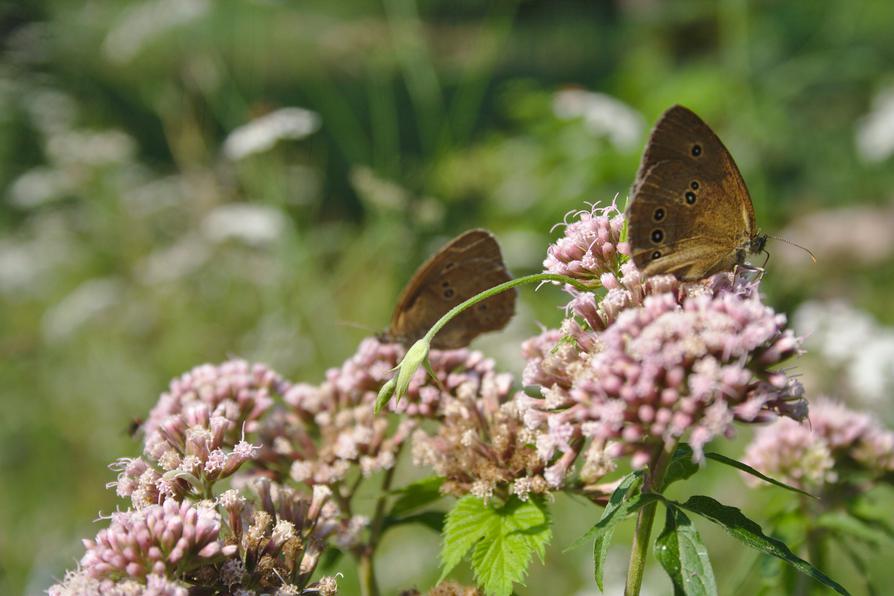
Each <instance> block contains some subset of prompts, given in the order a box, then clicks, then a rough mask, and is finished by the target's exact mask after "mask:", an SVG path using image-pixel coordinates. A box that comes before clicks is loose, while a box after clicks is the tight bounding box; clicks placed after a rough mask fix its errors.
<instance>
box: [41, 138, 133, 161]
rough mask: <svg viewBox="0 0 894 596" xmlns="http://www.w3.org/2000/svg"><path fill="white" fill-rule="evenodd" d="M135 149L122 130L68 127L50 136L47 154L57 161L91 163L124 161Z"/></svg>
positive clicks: (131, 140)
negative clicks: (70, 128) (75, 128)
mask: <svg viewBox="0 0 894 596" xmlns="http://www.w3.org/2000/svg"><path fill="white" fill-rule="evenodd" d="M135 150H136V143H135V142H134V140H133V139H132V138H131V137H130V135H128V134H127V133H125V132H122V131H120V130H115V129H109V130H67V131H64V132H60V133H57V134H53V135H51V136H50V138H49V140H48V141H47V155H48V156H49V158H50V159H51V160H52V161H54V162H56V163H60V164H67V163H77V164H86V165H91V166H100V165H104V164H112V163H120V162H123V161H127V160H128V159H129V158H130V157H131V156H132V155H133V154H134V151H135Z"/></svg>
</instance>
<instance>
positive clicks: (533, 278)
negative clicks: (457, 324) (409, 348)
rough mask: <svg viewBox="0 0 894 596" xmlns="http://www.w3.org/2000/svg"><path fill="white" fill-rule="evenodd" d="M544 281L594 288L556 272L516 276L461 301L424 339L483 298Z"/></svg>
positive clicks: (590, 289)
mask: <svg viewBox="0 0 894 596" xmlns="http://www.w3.org/2000/svg"><path fill="white" fill-rule="evenodd" d="M544 281H557V282H560V283H564V284H568V285H570V286H574V288H575V289H578V290H580V291H582V292H592V291H594V288H591V287H589V286H587V285H585V284H582V283H581V282H579V281H578V280H576V279H573V278H570V277H567V276H565V275H558V274H556V273H535V274H533V275H525V276H524V277H516V278H515V279H510V280H509V281H505V282H503V283H501V284H499V285H496V286H494V287H492V288H490V289H489V290H485V291H483V292H481V293H480V294H475V295H474V296H472V297H471V298H469V299H468V300H466V301H465V302H461V303H459V304H457V305H456V306H454V307H453V308H451V309H450V310H449V311H447V314H445V315H444V316H443V317H441V318H440V319H438V322H437V323H435V324H434V326H433V327H432V328H431V329H429V330H428V333H426V334H425V337H424V339H425V340H426V341H427V342H429V343H431V340H432V338H434V336H435V335H437V334H438V331H440V330H441V329H443V328H444V325H446V324H447V323H449V322H450V319H452V318H453V317H455V316H456V315H458V314H459V313H461V312H462V311H464V310H466V309H467V308H469V307H470V306H474V305H475V304H478V303H479V302H481V301H482V300H487V299H488V298H490V297H491V296H495V295H497V294H499V293H500V292H505V291H506V290H509V289H511V288H514V287H515V286H520V285H523V284H530V283H540V282H544Z"/></svg>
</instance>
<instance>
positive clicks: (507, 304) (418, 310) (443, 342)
mask: <svg viewBox="0 0 894 596" xmlns="http://www.w3.org/2000/svg"><path fill="white" fill-rule="evenodd" d="M510 279H512V278H511V276H510V275H509V272H508V271H507V270H506V265H505V264H504V263H503V255H502V253H501V252H500V245H499V244H497V241H496V239H495V238H494V237H493V235H491V233H490V232H488V231H487V230H482V229H474V230H469V231H467V232H464V233H462V234H460V235H459V236H457V237H456V238H454V239H453V240H451V241H450V242H448V243H447V244H446V245H444V246H443V247H442V248H441V249H440V250H438V252H436V253H435V254H434V255H432V257H430V258H429V259H428V260H427V261H426V262H425V263H423V264H422V266H420V267H419V269H418V270H417V271H416V273H414V274H413V277H412V278H411V279H410V281H409V283H407V286H406V287H405V288H404V290H403V292H401V295H400V297H399V298H398V301H397V305H396V306H395V308H394V314H393V315H392V317H391V324H390V325H389V327H388V330H387V331H386V332H385V333H383V334H381V335H380V336H379V338H380V339H382V340H383V341H393V342H399V343H402V344H404V345H410V344H412V343H414V342H415V341H416V340H418V339H420V338H421V337H422V336H423V335H425V334H426V333H427V332H428V330H429V329H431V327H432V326H433V325H434V324H435V323H436V322H437V321H438V319H440V318H441V317H442V316H443V315H445V314H446V313H447V311H449V310H450V309H451V308H453V307H454V306H457V305H458V304H460V303H462V302H464V301H465V300H467V299H469V298H471V297H472V296H475V295H476V294H479V293H481V292H483V291H485V290H487V289H490V288H492V287H494V286H496V285H498V284H501V283H503V282H505V281H509V280H510ZM516 294H517V292H516V291H515V289H514V288H513V289H510V290H507V291H505V292H501V293H499V294H496V295H495V296H492V297H490V298H488V299H486V300H483V301H482V302H479V303H478V304H476V305H474V306H472V307H471V308H469V309H467V310H464V311H463V312H461V313H460V314H459V315H457V316H456V317H454V318H453V319H451V320H450V322H449V323H447V325H446V326H445V327H444V328H443V329H442V330H441V331H440V332H438V334H437V335H436V336H435V337H434V339H433V340H432V344H431V345H432V347H433V348H435V349H442V350H445V349H456V348H462V347H465V346H467V345H468V344H469V342H471V341H472V340H473V339H474V338H475V337H477V336H478V335H480V334H481V333H486V332H488V331H497V330H499V329H502V328H503V327H505V326H506V324H507V323H508V322H509V320H510V319H511V318H512V316H513V314H515V299H516Z"/></svg>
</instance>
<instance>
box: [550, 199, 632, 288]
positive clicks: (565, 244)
mask: <svg viewBox="0 0 894 596" xmlns="http://www.w3.org/2000/svg"><path fill="white" fill-rule="evenodd" d="M569 216H570V217H574V218H576V219H575V220H574V221H571V222H569V221H567V220H568V218H569ZM565 219H566V221H565V222H564V223H563V224H562V225H564V227H565V233H564V234H563V235H562V237H561V238H559V239H558V240H557V241H556V242H555V243H554V244H551V245H550V247H549V248H548V249H547V256H546V260H544V261H543V268H544V270H545V271H546V272H547V273H556V274H559V275H566V276H568V277H572V278H574V279H578V280H581V281H583V282H585V283H590V284H593V285H594V286H596V285H598V283H599V280H600V277H601V276H602V274H603V273H605V272H611V271H614V270H616V269H617V266H618V261H619V256H621V255H629V254H630V247H629V245H628V244H627V243H626V242H622V241H621V232H622V230H623V228H624V214H623V213H622V212H621V211H620V210H619V209H618V207H617V206H616V205H615V204H614V203H612V204H611V205H610V206H608V207H604V208H600V207H598V206H596V205H593V206H592V207H591V208H590V210H589V211H573V212H571V213H569V215H568V216H566V218H565Z"/></svg>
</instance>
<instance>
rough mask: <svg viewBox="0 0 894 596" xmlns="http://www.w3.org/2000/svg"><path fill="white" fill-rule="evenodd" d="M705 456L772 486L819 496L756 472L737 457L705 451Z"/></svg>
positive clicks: (812, 497)
mask: <svg viewBox="0 0 894 596" xmlns="http://www.w3.org/2000/svg"><path fill="white" fill-rule="evenodd" d="M705 457H706V458H708V459H713V460H714V461H716V462H720V463H722V464H726V465H728V466H732V467H733V468H736V469H737V470H741V471H742V472H745V473H746V474H751V475H752V476H754V477H755V478H760V479H761V480H763V481H764V482H769V483H770V484H772V485H774V486H778V487H780V488H784V489H786V490H790V491H793V492H796V493H800V494H802V495H805V496H808V497H810V498H811V499H819V497H817V496H816V495H811V494H810V493H809V492H807V491H803V490H801V489H800V488H795V487H794V486H791V485H790V484H786V483H785V482H780V481H779V480H776V479H775V478H770V477H769V476H766V475H764V474H761V473H760V472H758V471H757V470H755V469H754V468H752V467H751V466H749V465H748V464H746V463H744V462H740V461H739V460H737V459H733V458H731V457H727V456H725V455H721V454H719V453H713V452H708V453H705Z"/></svg>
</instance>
